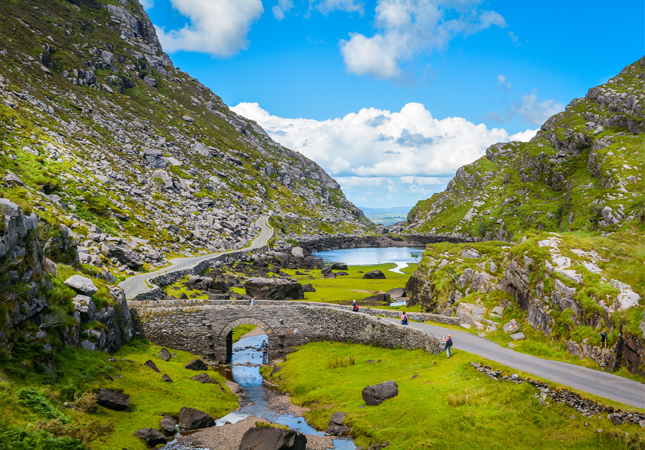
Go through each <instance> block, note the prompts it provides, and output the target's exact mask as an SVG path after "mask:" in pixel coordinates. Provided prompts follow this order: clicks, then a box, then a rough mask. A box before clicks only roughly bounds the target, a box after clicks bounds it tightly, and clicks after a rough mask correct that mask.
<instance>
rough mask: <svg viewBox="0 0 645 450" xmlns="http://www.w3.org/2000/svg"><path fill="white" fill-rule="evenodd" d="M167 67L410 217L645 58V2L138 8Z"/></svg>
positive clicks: (395, 0) (244, 0)
mask: <svg viewBox="0 0 645 450" xmlns="http://www.w3.org/2000/svg"><path fill="white" fill-rule="evenodd" d="M142 3H143V4H144V6H145V7H146V11H147V12H148V14H149V15H150V17H151V19H152V21H153V23H154V24H155V26H156V27H157V30H158V34H159V35H160V39H161V42H162V44H163V46H164V49H165V50H166V51H167V52H168V53H169V54H170V55H171V57H172V59H173V61H174V62H175V65H176V66H178V67H180V68H181V69H182V70H185V71H187V72H188V73H190V74H191V75H192V76H194V77H196V78H198V79H199V80H200V81H202V82H203V83H204V84H206V85H207V86H209V87H210V88H211V89H212V90H213V91H214V92H215V93H216V94H218V95H219V96H221V97H222V99H223V100H224V101H225V102H226V103H227V104H228V105H229V106H230V107H231V108H233V109H234V110H235V111H236V112H238V113H240V114H242V115H245V116H247V117H249V118H251V119H254V120H256V121H257V122H258V123H260V124H261V125H262V126H264V127H265V129H266V130H267V131H268V132H269V134H271V135H272V137H273V138H274V139H276V140H277V141H278V142H281V143H282V144H283V145H285V146H287V147H290V148H293V149H294V150H297V151H300V152H301V153H303V154H304V155H306V156H308V157H310V158H312V159H314V160H315V161H317V162H318V163H319V164H321V165H322V166H323V167H324V168H325V169H326V170H327V171H328V172H329V173H330V174H331V175H332V176H334V177H335V178H336V179H338V180H339V181H340V183H341V185H342V187H343V191H344V192H345V193H346V195H347V196H348V197H349V198H350V200H352V201H353V202H354V203H356V204H357V205H359V206H371V207H388V206H412V205H414V203H416V201H417V200H419V199H424V198H428V197H430V196H431V195H432V193H434V192H438V191H441V190H443V189H444V188H445V185H446V184H447V182H448V181H449V180H450V178H451V177H452V176H453V175H454V172H455V171H456V169H457V168H458V167H460V166H461V165H464V164H468V163H470V162H472V161H474V160H475V159H477V158H478V157H480V156H481V155H483V154H484V152H485V149H486V147H487V146H488V145H490V144H493V143H495V142H499V141H505V140H517V139H523V140H526V139H529V138H530V137H531V136H532V135H533V134H534V133H535V130H536V129H538V128H539V126H540V125H541V124H542V123H543V122H544V120H545V119H546V118H548V117H549V116H550V115H552V114H554V113H556V112H558V111H561V110H562V109H564V106H566V104H567V103H569V102H570V101H571V100H572V99H573V98H576V97H580V96H583V95H584V94H585V93H586V92H587V90H588V89H589V88H591V87H593V86H595V85H598V84H601V83H604V82H606V81H607V80H608V79H609V78H610V77H612V76H614V75H616V74H617V73H618V72H620V70H621V69H622V68H623V67H624V66H625V65H627V64H630V63H632V62H634V61H636V60H637V59H638V58H640V57H642V56H643V53H644V43H643V41H644V39H643V36H644V35H645V31H644V21H643V17H644V15H645V12H644V5H643V2H642V0H640V1H629V0H621V1H619V2H611V3H609V2H600V1H591V0H589V1H578V0H572V1H549V0H541V1H529V0H523V1H480V0H425V1H421V0H416V1H415V0H407V1H405V0H378V1H376V2H370V1H360V0H309V1H297V0H271V1H267V0H265V1H262V0H154V1H153V0H146V1H142Z"/></svg>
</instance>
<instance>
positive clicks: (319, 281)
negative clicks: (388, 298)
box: [282, 263, 417, 304]
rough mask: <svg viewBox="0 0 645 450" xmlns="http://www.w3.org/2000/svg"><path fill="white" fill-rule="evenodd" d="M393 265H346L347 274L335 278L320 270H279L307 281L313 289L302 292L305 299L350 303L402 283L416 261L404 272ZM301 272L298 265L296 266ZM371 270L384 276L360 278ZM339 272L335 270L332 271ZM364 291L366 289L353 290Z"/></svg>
mask: <svg viewBox="0 0 645 450" xmlns="http://www.w3.org/2000/svg"><path fill="white" fill-rule="evenodd" d="M394 267H396V264H392V263H387V264H374V265H368V266H349V267H348V270H344V271H342V272H347V273H348V275H344V276H338V277H336V278H322V274H321V272H320V270H317V269H314V270H310V271H309V274H308V275H296V274H295V272H296V271H297V270H298V269H293V270H289V269H283V270H282V272H285V273H288V274H289V275H292V276H293V277H294V278H296V279H297V280H298V281H299V282H300V283H302V284H311V285H312V286H313V287H314V288H315V289H316V292H305V300H307V301H314V302H328V303H343V304H346V303H351V302H352V300H357V301H360V300H363V299H364V298H366V297H369V296H371V295H373V294H375V293H377V292H387V291H389V290H390V289H394V288H398V287H405V283H406V282H407V281H408V278H409V277H410V273H412V272H414V270H416V267H417V265H416V264H410V265H409V266H408V267H406V268H405V269H402V272H404V273H402V274H401V273H395V272H391V271H390V270H389V269H393V268H394ZM299 270H300V272H302V270H301V269H299ZM372 270H380V271H382V272H383V274H384V275H385V279H384V280H364V279H363V275H364V274H365V273H366V272H369V271H372ZM335 272H339V271H335ZM357 291H367V292H357Z"/></svg>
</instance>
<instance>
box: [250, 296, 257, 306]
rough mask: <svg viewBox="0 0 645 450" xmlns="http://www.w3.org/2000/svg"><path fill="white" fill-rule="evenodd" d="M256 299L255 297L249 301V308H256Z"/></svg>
mask: <svg viewBox="0 0 645 450" xmlns="http://www.w3.org/2000/svg"><path fill="white" fill-rule="evenodd" d="M257 299H258V298H257V297H253V298H252V299H251V306H257V305H258V304H257V303H256V302H255V301H256V300H257Z"/></svg>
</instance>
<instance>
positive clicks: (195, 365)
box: [184, 359, 208, 370]
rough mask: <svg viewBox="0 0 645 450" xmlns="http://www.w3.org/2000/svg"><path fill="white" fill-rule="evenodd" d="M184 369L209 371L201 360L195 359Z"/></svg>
mask: <svg viewBox="0 0 645 450" xmlns="http://www.w3.org/2000/svg"><path fill="white" fill-rule="evenodd" d="M184 369H190V370H208V366H207V365H206V363H205V362H204V361H202V360H201V359H193V360H192V361H191V362H189V363H188V364H186V365H185V366H184Z"/></svg>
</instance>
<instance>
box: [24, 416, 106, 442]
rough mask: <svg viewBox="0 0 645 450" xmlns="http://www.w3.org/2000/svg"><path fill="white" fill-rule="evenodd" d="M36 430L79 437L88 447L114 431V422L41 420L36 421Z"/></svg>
mask: <svg viewBox="0 0 645 450" xmlns="http://www.w3.org/2000/svg"><path fill="white" fill-rule="evenodd" d="M35 429H36V431H40V430H43V431H47V432H48V433H51V434H53V435H54V436H60V437H68V438H72V439H78V440H79V441H80V442H81V444H83V445H84V446H85V447H87V448H88V449H89V448H91V447H90V446H89V444H90V443H92V442H94V441H95V440H97V439H100V438H102V437H106V436H109V435H110V434H112V433H114V424H113V423H112V422H105V423H103V422H101V421H100V420H89V421H85V422H83V423H81V422H77V423H75V424H70V423H64V422H62V421H61V420H59V419H56V420H48V421H46V422H43V421H40V422H38V423H36V427H35Z"/></svg>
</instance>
